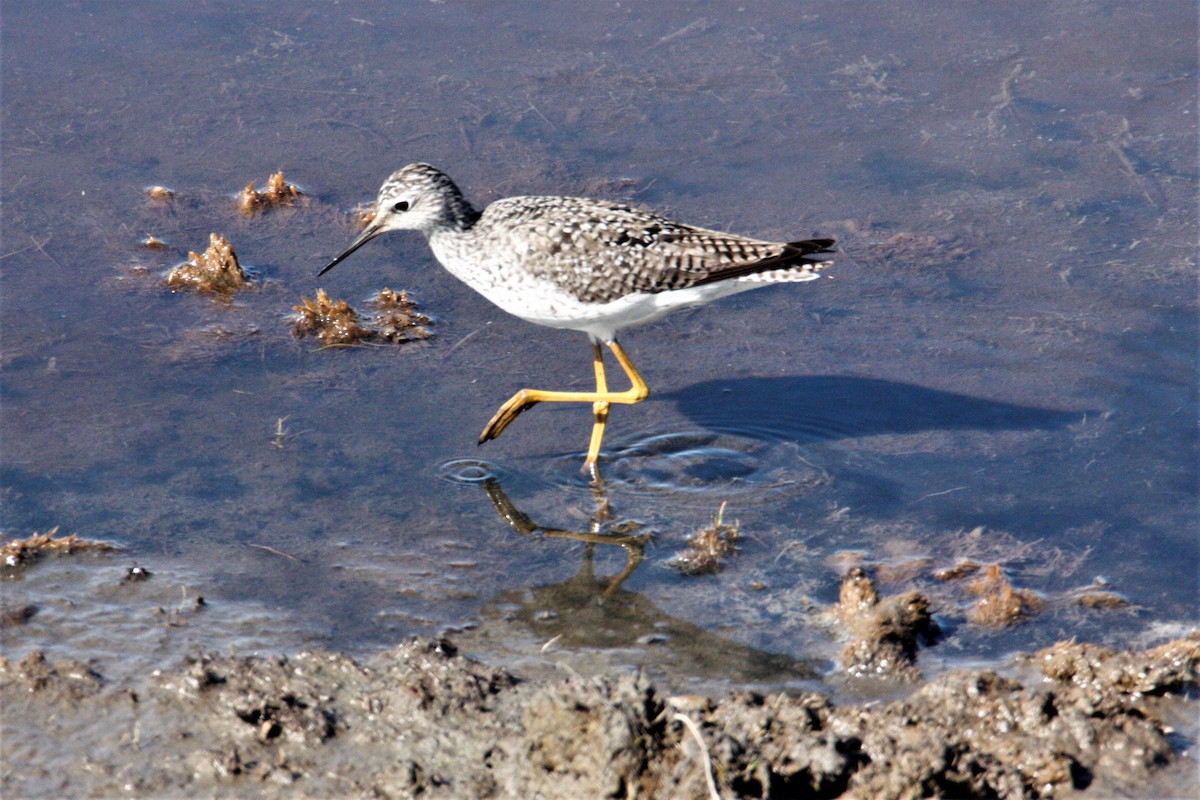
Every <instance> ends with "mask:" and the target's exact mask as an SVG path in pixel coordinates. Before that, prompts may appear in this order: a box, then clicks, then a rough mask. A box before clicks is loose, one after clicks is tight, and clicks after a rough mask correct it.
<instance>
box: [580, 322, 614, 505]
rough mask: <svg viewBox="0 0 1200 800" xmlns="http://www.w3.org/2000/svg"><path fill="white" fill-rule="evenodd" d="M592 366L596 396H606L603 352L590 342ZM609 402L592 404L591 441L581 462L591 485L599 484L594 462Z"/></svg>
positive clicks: (597, 344) (598, 453) (602, 435)
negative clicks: (594, 375) (590, 480)
mask: <svg viewBox="0 0 1200 800" xmlns="http://www.w3.org/2000/svg"><path fill="white" fill-rule="evenodd" d="M592 366H593V367H594V368H595V370H596V394H608V377H607V376H606V375H605V374H604V351H603V350H601V349H600V343H599V342H592ZM608 406H609V401H607V400H597V401H596V402H594V403H592V413H593V414H595V415H596V422H595V424H594V425H592V440H591V442H589V443H588V453H587V459H585V460H584V462H583V472H584V473H585V474H586V475H588V476H589V477H590V478H591V479H592V483H599V482H600V470H599V469H598V468H597V467H596V460H597V459H598V458H600V442H602V441H603V440H604V427H605V426H606V425H607V424H608Z"/></svg>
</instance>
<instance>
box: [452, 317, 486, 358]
mask: <svg viewBox="0 0 1200 800" xmlns="http://www.w3.org/2000/svg"><path fill="white" fill-rule="evenodd" d="M488 324H491V323H488ZM486 327H487V325H483V326H481V327H478V328H476V329H475V330H473V331H471V332H470V333H468V334H467V335H466V336H464V337H462V338H461V339H459V340H458V341H457V342H455V343H454V344H453V345H451V346H450V349H449V350H447V351H446V352H445V353H444V354H442V358H448V357H449V356H450V354H451V353H453V352H454V351H455V350H457V349H458V348H460V347H462V346H463V345H464V344H466V343H467V340H468V339H470V338H472V337H474V336H475V335H476V334H477V333H479V332H480V331H482V330H483V329H484V328H486Z"/></svg>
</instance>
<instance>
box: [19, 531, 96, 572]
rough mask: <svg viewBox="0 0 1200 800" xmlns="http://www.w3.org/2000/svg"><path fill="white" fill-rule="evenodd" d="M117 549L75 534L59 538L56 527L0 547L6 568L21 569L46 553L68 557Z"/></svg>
mask: <svg viewBox="0 0 1200 800" xmlns="http://www.w3.org/2000/svg"><path fill="white" fill-rule="evenodd" d="M117 549H119V548H118V547H117V546H116V545H113V544H109V543H108V542H97V541H94V540H92V539H81V538H79V537H78V536H76V535H75V534H71V535H70V536H59V535H58V526H57V525H56V526H54V527H53V528H51V529H50V530H48V531H46V532H45V533H35V534H32V535H31V536H29V537H27V538H25V539H13V540H12V541H10V542H8V543H7V544H5V545H3V546H2V547H0V557H3V560H4V565H5V566H6V567H21V566H25V565H27V564H29V563H30V562H32V561H35V560H36V559H38V558H40V557H41V556H43V555H45V554H47V553H53V554H58V555H69V554H71V553H78V552H109V551H112V550H117Z"/></svg>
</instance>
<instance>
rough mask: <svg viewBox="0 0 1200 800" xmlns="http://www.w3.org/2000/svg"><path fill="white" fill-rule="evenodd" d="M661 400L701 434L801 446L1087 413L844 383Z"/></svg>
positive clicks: (731, 385) (742, 386)
mask: <svg viewBox="0 0 1200 800" xmlns="http://www.w3.org/2000/svg"><path fill="white" fill-rule="evenodd" d="M659 396H660V397H662V398H664V399H668V400H671V401H672V402H674V403H675V405H676V407H677V408H678V409H679V411H680V412H681V413H682V414H684V415H685V416H687V417H688V418H689V419H691V420H692V421H693V422H694V423H696V424H697V425H698V426H699V427H702V428H705V429H708V430H713V431H717V432H720V433H728V434H733V435H737V436H744V437H747V438H751V439H760V440H766V441H792V442H796V443H798V444H807V443H812V442H821V441H833V440H839V439H851V438H858V437H863V436H876V435H887V434H910V433H919V432H923V431H934V430H980V431H988V430H1029V429H1054V428H1061V427H1064V426H1065V425H1067V424H1068V423H1071V422H1075V421H1077V420H1078V419H1079V418H1080V416H1081V415H1082V414H1083V413H1084V412H1082V411H1061V410H1055V409H1047V408H1036V407H1033V406H1023V405H1017V404H1014V403H1005V402H1001V401H997V400H987V399H984V398H979V397H971V396H970V395H965V394H958V393H956V392H947V391H942V390H940V389H927V388H925V387H922V386H917V385H914V384H910V383H900V382H896V381H886V380H879V379H876V378H859V377H853V376H841V375H805V376H785V377H778V378H761V377H754V378H736V379H733V380H721V381H705V382H703V383H697V384H693V385H691V386H689V387H687V388H684V389H680V390H677V391H674V392H669V393H665V394H661V395H659Z"/></svg>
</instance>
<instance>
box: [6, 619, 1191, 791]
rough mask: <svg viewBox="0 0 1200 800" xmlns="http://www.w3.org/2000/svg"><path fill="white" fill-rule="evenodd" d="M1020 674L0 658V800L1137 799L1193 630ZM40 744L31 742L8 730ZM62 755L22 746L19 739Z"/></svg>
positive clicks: (1161, 740) (424, 645) (1184, 672)
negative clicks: (703, 687)
mask: <svg viewBox="0 0 1200 800" xmlns="http://www.w3.org/2000/svg"><path fill="white" fill-rule="evenodd" d="M1025 671H1026V672H1027V673H1028V676H1027V677H1023V678H1022V679H1020V680H1017V679H1014V678H1012V677H1005V676H1001V675H999V674H997V673H996V672H993V671H990V670H980V671H955V672H949V673H946V674H944V675H941V676H938V677H936V678H934V679H933V680H931V681H929V682H928V683H926V684H924V685H922V686H920V688H917V689H916V690H915V691H913V692H912V693H911V694H909V695H908V696H906V697H904V698H903V699H899V700H894V701H892V702H887V703H868V704H862V705H855V704H835V703H834V702H832V701H831V700H830V699H829V698H828V697H826V696H825V695H822V694H819V693H815V692H802V693H780V694H763V693H757V692H748V691H735V692H731V693H729V694H727V695H725V696H723V697H700V696H668V695H664V694H663V693H662V692H661V691H659V690H658V689H656V687H655V686H654V685H653V684H652V683H651V682H649V681H648V680H646V679H644V678H642V677H639V676H638V675H634V674H623V675H618V676H606V677H599V678H583V677H578V676H567V677H563V678H560V679H553V678H551V679H531V680H524V679H522V678H521V676H518V675H513V674H510V673H509V672H507V671H505V670H503V669H493V668H490V667H488V666H485V665H483V664H480V663H478V662H476V661H473V660H470V659H467V658H464V657H463V656H461V655H459V654H458V653H457V652H456V648H455V646H454V644H453V643H452V642H450V641H449V640H446V639H414V640H411V641H409V642H407V643H405V644H403V645H401V646H399V647H396V648H394V649H391V650H388V651H385V652H382V653H379V654H378V655H376V656H374V657H372V658H370V659H368V660H364V661H358V660H355V659H353V658H350V657H348V656H346V655H343V654H338V653H331V652H322V651H314V652H303V653H298V654H295V655H291V656H273V657H259V656H253V657H234V656H216V655H205V656H201V657H196V658H193V659H189V661H188V663H186V664H184V665H182V666H179V667H176V668H174V669H169V670H161V671H160V670H155V671H154V672H152V673H151V674H149V675H146V676H145V677H144V680H143V681H142V682H141V685H140V686H138V687H137V688H133V689H130V688H128V687H127V686H126V687H121V688H116V687H110V686H109V685H108V684H107V682H106V680H105V678H104V676H103V675H101V674H99V673H97V672H96V671H94V670H93V669H92V668H91V667H90V666H88V665H87V664H84V663H82V662H79V661H61V662H57V663H53V662H50V661H48V660H46V659H45V658H44V657H43V656H42V655H41V654H40V653H37V652H34V653H31V654H29V655H28V656H26V657H25V658H23V659H22V660H20V661H11V660H5V661H3V662H0V702H2V703H3V708H4V709H5V713H4V717H5V727H6V728H7V735H6V738H7V740H8V743H7V746H6V750H8V755H9V758H8V759H7V765H6V768H5V774H4V776H3V787H4V794H5V796H9V797H27V796H64V797H66V796H72V797H81V796H89V797H95V796H116V795H121V796H136V797H170V796H184V795H189V796H220V797H240V796H254V797H297V796H305V797H334V796H339V797H348V796H361V797H417V796H421V797H635V796H636V797H702V796H709V791H710V790H709V781H710V779H711V781H712V782H713V783H712V785H713V787H715V790H716V792H717V793H719V795H720V796H721V797H790V796H807V797H830V798H832V797H861V798H867V797H870V798H905V797H926V796H936V795H940V796H954V797H981V798H982V797H1004V798H1009V797H1057V796H1066V795H1069V794H1070V793H1072V791H1074V790H1087V794H1089V795H1092V794H1094V795H1096V796H1112V795H1114V794H1119V795H1121V794H1135V795H1136V794H1138V793H1139V787H1144V786H1145V784H1146V782H1147V781H1148V780H1151V779H1152V778H1153V776H1154V775H1155V774H1156V773H1157V772H1159V771H1161V770H1163V769H1164V768H1166V767H1168V766H1169V765H1172V764H1174V763H1176V762H1177V760H1178V759H1179V757H1180V754H1179V752H1178V746H1179V744H1180V742H1179V737H1178V736H1177V735H1175V734H1174V732H1173V728H1172V725H1171V722H1170V720H1171V719H1172V718H1173V716H1174V717H1178V716H1179V715H1180V714H1182V713H1186V712H1183V711H1181V709H1183V708H1184V707H1185V701H1183V700H1182V699H1180V697H1179V696H1180V695H1181V694H1182V693H1184V692H1185V691H1186V690H1187V689H1188V688H1189V687H1194V686H1195V685H1196V682H1197V677H1198V674H1200V636H1197V635H1193V636H1191V637H1189V638H1185V639H1178V640H1175V641H1172V642H1169V643H1167V644H1164V645H1161V646H1159V647H1156V648H1153V649H1149V650H1146V651H1143V652H1116V651H1113V650H1109V649H1107V648H1103V647H1097V646H1091V645H1086V644H1077V643H1062V644H1059V645H1057V646H1055V647H1052V648H1048V649H1046V650H1043V651H1041V652H1039V653H1036V654H1035V655H1033V656H1029V657H1028V658H1027V663H1026V668H1025ZM33 729H38V735H32V736H23V735H22V732H26V733H28V732H30V731H32V730H33ZM22 741H26V742H54V741H58V742H65V741H70V742H72V746H71V748H70V749H69V752H67V751H60V752H56V753H45V752H33V751H32V749H31V748H29V747H23V746H22V745H21V744H20V742H22Z"/></svg>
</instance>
